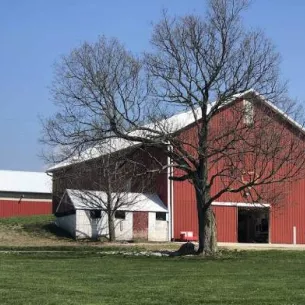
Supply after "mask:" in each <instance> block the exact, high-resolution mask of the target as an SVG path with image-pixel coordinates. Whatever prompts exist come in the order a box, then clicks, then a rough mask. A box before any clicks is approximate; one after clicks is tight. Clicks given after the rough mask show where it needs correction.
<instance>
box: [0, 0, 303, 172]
mask: <svg viewBox="0 0 305 305" xmlns="http://www.w3.org/2000/svg"><path fill="white" fill-rule="evenodd" d="M163 8H166V9H168V11H169V13H170V14H176V15H181V14H185V13H192V12H194V13H201V12H204V1H203V0H187V1H183V0H149V1H146V0H141V1H140V0H129V1H127V0H112V1H106V0H44V1H41V0H27V1H24V0H1V1H0V37H1V43H0V105H1V109H0V141H1V148H0V169H12V170H34V171H41V170H44V168H45V164H44V161H43V160H42V159H40V158H39V156H38V155H39V152H40V151H41V146H40V144H39V143H38V138H39V136H40V124H39V119H38V117H39V116H41V115H42V116H48V115H49V114H51V113H52V112H54V111H55V108H54V106H53V105H52V103H51V102H50V95H49V89H48V86H49V85H50V83H51V81H52V65H53V63H54V62H55V60H57V59H58V58H59V56H60V55H61V54H65V53H68V52H69V51H70V50H71V49H73V48H74V47H77V46H79V45H80V44H81V43H82V42H83V41H84V40H87V41H94V40H96V39H97V37H98V36H99V35H101V34H105V35H106V36H115V37H117V38H119V39H120V40H121V41H122V42H124V43H125V45H126V46H127V47H128V48H129V49H130V50H132V51H134V52H141V51H143V50H145V49H147V48H148V46H149V44H148V41H149V37H150V33H151V29H152V23H153V22H156V21H157V20H158V18H159V17H160V13H161V10H162V9H163ZM304 16H305V1H304V0H291V1H287V0H267V1H266V0H256V1H254V3H253V5H252V6H251V8H250V10H249V11H248V12H247V13H246V14H245V22H246V24H248V25H249V26H252V27H260V28H262V29H263V30H265V32H266V34H267V35H268V36H269V37H270V38H271V39H272V40H273V42H274V43H275V45H276V46H277V49H278V51H279V52H280V53H281V54H282V59H283V61H282V74H283V76H284V78H286V79H288V80H289V81H290V93H291V96H293V97H297V98H299V99H300V100H301V101H304V100H305V86H304V81H305V78H304V76H303V74H304V70H305V69H304V66H305V58H304V54H305V18H304Z"/></svg>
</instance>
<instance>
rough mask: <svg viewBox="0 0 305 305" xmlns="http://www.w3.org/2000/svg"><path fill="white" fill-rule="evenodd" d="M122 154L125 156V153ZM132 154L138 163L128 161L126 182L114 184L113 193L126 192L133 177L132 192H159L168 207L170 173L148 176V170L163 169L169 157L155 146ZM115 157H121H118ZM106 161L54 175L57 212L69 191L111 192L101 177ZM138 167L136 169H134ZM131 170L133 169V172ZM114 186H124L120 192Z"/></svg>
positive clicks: (81, 165) (80, 164) (54, 198)
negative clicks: (168, 174) (102, 166)
mask: <svg viewBox="0 0 305 305" xmlns="http://www.w3.org/2000/svg"><path fill="white" fill-rule="evenodd" d="M119 153H120V154H122V155H123V154H124V151H123V152H119ZM126 153H127V152H126ZM128 153H129V155H128V159H129V160H130V161H132V160H134V161H136V162H134V164H133V163H132V162H131V163H130V164H129V162H127V163H125V164H126V166H125V167H122V168H121V169H120V171H121V172H122V179H121V180H119V181H118V183H117V184H121V185H119V186H116V185H112V191H122V187H123V186H124V183H125V182H126V184H127V182H128V181H129V180H130V178H131V185H130V191H131V192H140V193H145V192H149V193H157V194H158V195H159V197H160V198H161V200H162V201H163V202H164V204H165V205H167V174H166V171H165V172H161V173H159V172H156V173H153V174H152V173H151V174H148V173H147V169H156V168H159V166H160V164H163V165H164V164H166V162H167V158H166V156H165V155H164V154H163V153H162V152H161V150H160V149H159V148H154V147H151V148H147V150H146V151H145V150H141V149H135V150H134V152H133V153H132V154H130V152H128ZM152 156H153V157H152ZM114 158H118V156H115V157H114ZM102 162H103V161H102V160H101V158H99V159H94V160H90V161H86V162H83V163H76V164H74V165H71V166H69V167H66V168H62V169H58V170H55V171H54V172H53V180H52V181H53V184H52V185H53V198H52V201H53V213H55V211H56V208H57V206H58V204H59V202H60V199H61V198H62V196H63V194H64V192H65V190H66V189H86V190H102V191H103V190H104V191H105V190H107V185H106V184H105V181H106V179H103V177H102V176H101V165H102V164H103V163H102ZM135 164H137V165H135ZM134 166H136V167H135V168H134ZM129 167H132V169H130V168H129ZM116 171H117V169H116ZM130 173H131V174H130ZM134 173H137V175H134ZM114 184H115V183H114ZM114 187H120V189H119V190H116V189H114ZM124 191H125V189H124Z"/></svg>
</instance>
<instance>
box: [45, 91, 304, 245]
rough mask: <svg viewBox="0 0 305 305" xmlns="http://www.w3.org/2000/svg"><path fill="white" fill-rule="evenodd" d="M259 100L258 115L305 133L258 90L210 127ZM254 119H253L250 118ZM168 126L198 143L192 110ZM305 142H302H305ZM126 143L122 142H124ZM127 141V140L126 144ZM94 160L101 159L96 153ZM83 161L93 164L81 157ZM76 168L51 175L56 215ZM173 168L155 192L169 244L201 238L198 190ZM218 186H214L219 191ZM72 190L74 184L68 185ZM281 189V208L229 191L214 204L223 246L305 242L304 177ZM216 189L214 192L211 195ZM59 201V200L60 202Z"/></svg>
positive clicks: (255, 107) (65, 167)
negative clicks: (68, 178)
mask: <svg viewBox="0 0 305 305" xmlns="http://www.w3.org/2000/svg"><path fill="white" fill-rule="evenodd" d="M249 95H251V96H252V98H253V97H255V99H256V100H257V103H255V105H253V112H261V114H262V115H264V113H265V111H267V112H269V114H270V113H271V114H272V118H273V119H274V126H278V127H279V126H281V128H283V130H284V132H285V133H287V136H289V137H290V136H294V131H297V132H298V133H299V134H302V135H304V134H305V131H304V130H303V129H302V127H301V126H299V125H298V124H297V123H296V122H295V121H293V120H292V119H291V118H289V117H288V116H286V115H283V113H282V112H281V111H280V110H279V109H278V108H276V107H275V106H274V105H272V104H270V103H269V102H268V101H266V100H264V99H263V98H262V97H260V96H259V95H258V94H257V93H256V92H254V91H249V92H247V93H245V94H243V95H240V96H239V97H238V98H237V99H236V100H234V101H231V102H230V103H228V104H227V105H226V106H224V107H223V108H222V109H220V111H219V112H218V114H216V115H215V117H214V118H213V120H212V122H211V125H212V128H214V129H215V132H217V128H221V122H223V121H225V120H227V119H228V117H229V116H230V107H231V105H232V104H233V103H236V102H240V103H244V101H248V99H247V97H248V96H249ZM247 119H249V118H247ZM168 121H169V124H174V125H176V126H178V129H179V133H178V134H179V135H178V136H179V137H183V138H185V139H196V126H195V124H194V123H195V122H194V116H193V114H192V112H187V113H180V114H177V115H175V116H173V117H171V118H169V119H168ZM301 140H302V141H304V139H303V138H301ZM120 141H121V140H120ZM121 142H122V141H121ZM130 145H133V144H132V143H131V144H130V143H129V144H128V145H126V143H125V142H122V143H120V145H116V147H117V150H122V149H126V147H128V146H130ZM86 155H90V156H91V158H95V159H96V158H98V157H100V156H99V155H95V156H93V157H92V155H91V154H86ZM150 155H154V156H155V159H159V160H163V161H162V162H165V163H166V162H167V164H170V162H171V160H170V159H169V158H166V157H165V156H164V155H162V153H160V152H158V150H157V149H152V151H151V152H150ZM79 162H88V159H82V160H81V161H79ZM160 162H161V161H160ZM73 166H75V163H73V164H72V163H67V162H66V163H62V164H58V165H56V166H54V167H53V168H51V169H50V170H49V171H50V172H51V173H53V196H54V197H53V211H55V210H56V206H57V204H58V198H59V197H60V195H62V193H63V188H65V187H63V185H65V182H64V180H65V177H64V172H65V171H67V170H70V169H71V168H73ZM172 171H173V169H171V168H170V167H169V168H168V170H167V173H163V174H160V176H159V177H158V178H157V179H156V181H155V193H156V194H157V195H158V196H159V197H160V198H161V200H162V201H163V203H164V204H165V206H167V208H168V222H169V230H168V240H179V239H181V237H185V238H186V239H192V238H191V237H192V236H194V237H196V236H198V227H197V210H196V197H195V193H194V189H193V186H192V185H191V184H190V182H188V181H184V182H178V181H171V180H169V179H168V177H169V176H172V175H173V174H174V175H175V176H176V175H179V171H178V170H176V169H174V172H172ZM218 186H219V185H217V183H216V184H215V186H214V188H216V189H217V188H218ZM69 187H70V188H73V185H71V184H70V185H69ZM277 187H278V188H279V189H281V190H282V197H281V202H280V203H281V204H278V205H276V206H274V205H271V204H270V203H268V202H264V203H260V204H254V203H251V202H248V201H247V200H246V199H245V197H243V196H242V195H241V194H232V193H226V194H224V195H223V196H222V197H220V198H219V199H218V200H217V201H216V202H213V204H212V206H213V209H214V212H215V215H216V221H217V235H218V241H219V242H266V243H282V244H303V243H305V179H300V180H297V181H293V182H282V183H280V184H278V185H277ZM58 190H60V192H59V191H58ZM213 191H215V189H214V190H213V189H212V190H211V192H213ZM56 198H57V199H56Z"/></svg>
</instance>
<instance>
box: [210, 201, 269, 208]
mask: <svg viewBox="0 0 305 305" xmlns="http://www.w3.org/2000/svg"><path fill="white" fill-rule="evenodd" d="M212 206H226V207H238V208H270V204H269V203H246V202H213V203H212Z"/></svg>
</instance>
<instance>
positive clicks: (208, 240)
mask: <svg viewBox="0 0 305 305" xmlns="http://www.w3.org/2000/svg"><path fill="white" fill-rule="evenodd" d="M197 201H198V199H197ZM202 206H203V204H202V201H201V202H197V213H198V230H199V247H198V251H197V253H198V254H203V255H213V254H215V253H216V251H217V231H216V221H215V215H214V212H213V209H212V206H211V205H210V206H209V207H208V208H203V207H202Z"/></svg>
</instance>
